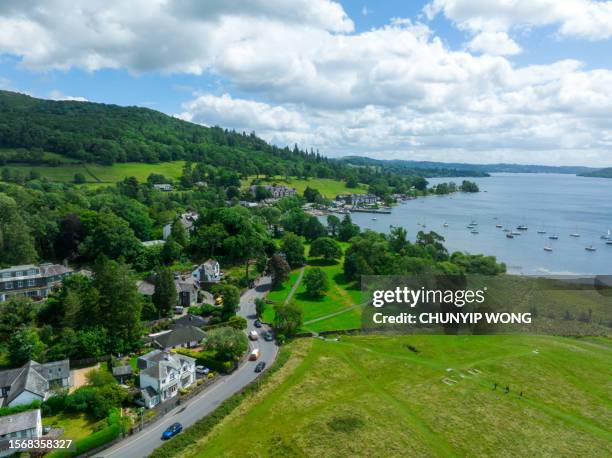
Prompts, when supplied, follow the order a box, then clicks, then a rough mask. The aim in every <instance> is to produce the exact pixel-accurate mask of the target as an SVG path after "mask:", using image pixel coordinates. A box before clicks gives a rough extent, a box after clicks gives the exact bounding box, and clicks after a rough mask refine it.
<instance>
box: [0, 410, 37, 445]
mask: <svg viewBox="0 0 612 458" xmlns="http://www.w3.org/2000/svg"><path fill="white" fill-rule="evenodd" d="M41 436H42V420H41V417H40V409H33V410H26V411H25V412H19V413H15V414H12V415H5V416H3V417H0V457H1V456H9V455H13V454H15V453H17V452H19V450H18V449H15V448H10V443H9V441H10V440H11V439H13V440H16V439H36V438H38V437H41Z"/></svg>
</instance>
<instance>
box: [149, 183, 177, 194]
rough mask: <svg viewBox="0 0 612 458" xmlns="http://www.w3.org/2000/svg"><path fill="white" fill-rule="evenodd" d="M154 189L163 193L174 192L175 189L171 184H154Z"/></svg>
mask: <svg viewBox="0 0 612 458" xmlns="http://www.w3.org/2000/svg"><path fill="white" fill-rule="evenodd" d="M153 187H154V188H155V189H157V190H159V191H163V192H170V191H172V190H173V189H174V188H173V187H172V185H171V184H170V183H159V184H154V185H153Z"/></svg>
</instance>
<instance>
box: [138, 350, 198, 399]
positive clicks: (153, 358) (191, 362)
mask: <svg viewBox="0 0 612 458" xmlns="http://www.w3.org/2000/svg"><path fill="white" fill-rule="evenodd" d="M195 362H196V360H195V359H194V358H190V357H188V356H184V355H179V354H177V353H170V352H167V351H161V350H153V351H151V352H149V353H147V354H146V355H143V356H141V357H139V358H138V360H137V365H138V368H139V369H140V393H141V396H142V399H143V402H144V405H145V407H147V408H151V407H155V406H156V405H157V404H159V403H160V402H164V401H166V400H168V399H171V398H173V397H174V396H176V395H177V394H178V393H179V390H181V389H184V388H187V387H189V386H191V385H192V384H193V383H194V382H195V380H196V372H195Z"/></svg>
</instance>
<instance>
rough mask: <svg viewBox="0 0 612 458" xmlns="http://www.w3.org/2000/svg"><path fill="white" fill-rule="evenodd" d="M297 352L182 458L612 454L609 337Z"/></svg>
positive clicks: (358, 345)
mask: <svg viewBox="0 0 612 458" xmlns="http://www.w3.org/2000/svg"><path fill="white" fill-rule="evenodd" d="M409 346H411V347H412V350H411V349H410V348H409ZM290 349H291V353H292V356H291V358H290V360H289V361H288V362H287V364H286V365H285V367H283V368H282V369H281V370H280V371H279V372H277V373H276V374H275V375H274V376H273V377H272V378H271V379H270V380H269V381H268V382H267V383H266V385H265V386H264V388H263V389H262V390H261V391H260V392H258V393H257V394H255V395H253V396H252V397H250V398H248V399H247V400H245V401H244V402H243V404H242V405H241V406H240V407H239V408H238V409H236V410H235V411H234V412H233V413H232V414H230V415H229V416H228V417H226V418H225V419H224V420H223V421H222V422H221V423H220V424H219V425H218V426H217V427H216V428H215V429H214V430H213V431H212V432H211V433H210V434H209V435H208V436H206V437H203V438H201V439H199V440H198V441H197V442H196V443H194V444H192V445H191V446H190V447H189V448H188V449H186V450H185V451H184V452H183V453H182V454H181V455H180V456H185V457H205V456H226V457H233V456H235V457H239V456H240V457H242V456H381V457H382V456H428V457H429V456H440V457H447V456H593V457H595V456H610V455H611V454H612V432H611V431H612V399H611V397H610V392H612V343H610V341H609V340H606V341H604V342H603V343H593V342H588V341H581V340H576V339H571V338H561V337H538V336H461V337H457V336H379V335H372V336H356V337H346V336H342V337H341V338H340V341H339V342H333V341H323V340H320V339H298V340H297V341H295V342H293V343H291V344H290ZM417 352H418V353H417ZM443 380H447V381H448V383H449V384H447V383H444V381H443ZM450 380H452V381H450ZM494 383H497V384H498V386H497V389H495V390H494V389H493V386H494ZM506 385H509V388H510V392H509V393H505V392H504V391H505V390H504V387H505V386H506ZM521 392H522V393H523V395H522V396H521V395H520V393H521Z"/></svg>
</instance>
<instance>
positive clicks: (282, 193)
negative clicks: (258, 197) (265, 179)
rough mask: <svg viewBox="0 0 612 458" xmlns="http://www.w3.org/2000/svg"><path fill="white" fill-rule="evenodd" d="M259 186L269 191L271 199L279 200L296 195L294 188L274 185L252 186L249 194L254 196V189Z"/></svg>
mask: <svg viewBox="0 0 612 458" xmlns="http://www.w3.org/2000/svg"><path fill="white" fill-rule="evenodd" d="M258 186H261V187H262V188H264V189H265V190H267V191H270V195H271V196H272V198H273V199H281V198H283V197H291V196H295V195H297V191H296V190H295V188H289V187H288V186H274V185H252V186H251V193H252V194H253V195H255V192H256V189H257V187H258Z"/></svg>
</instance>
